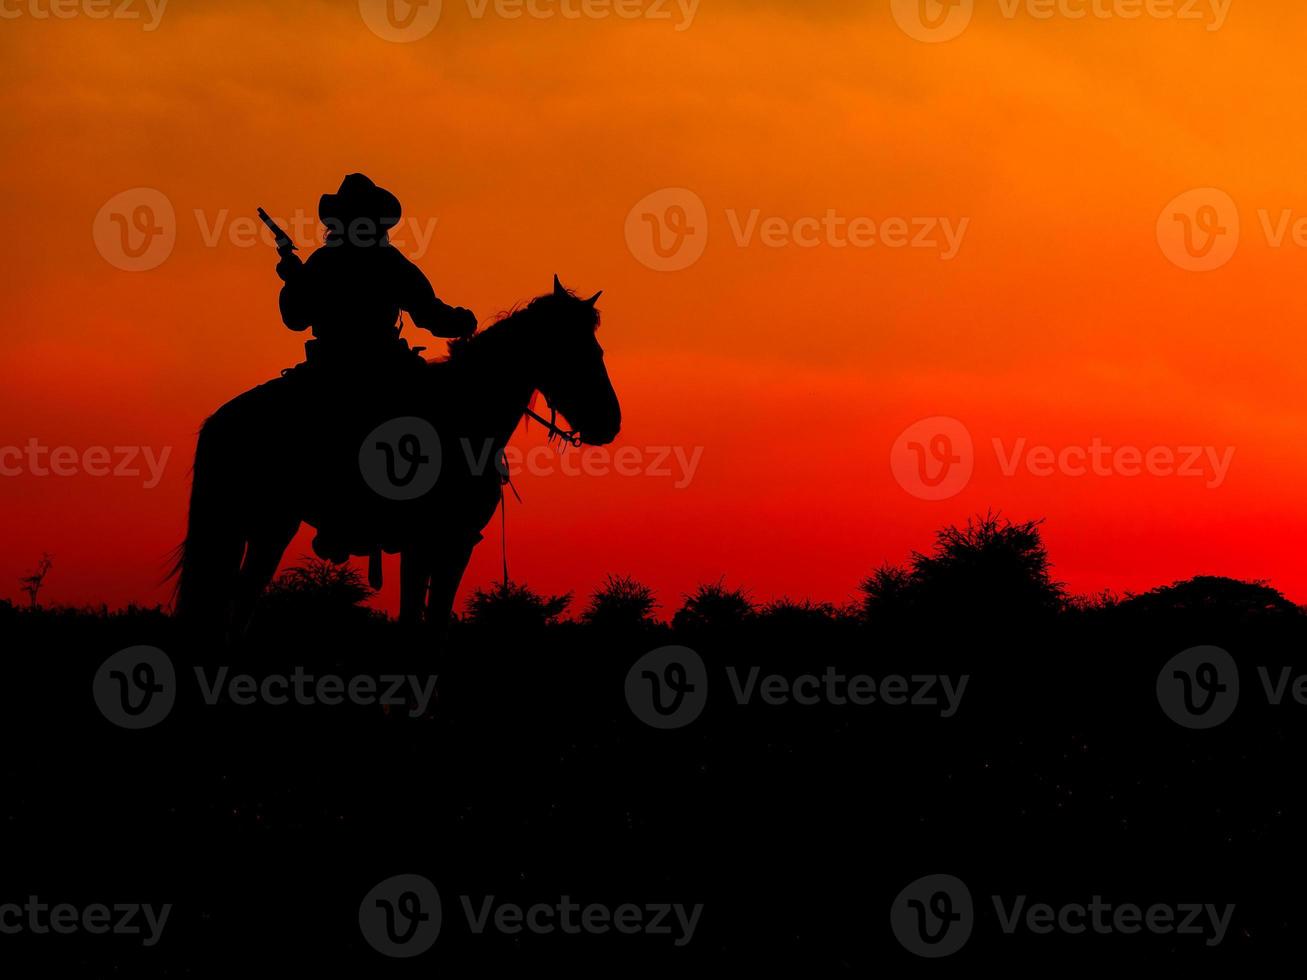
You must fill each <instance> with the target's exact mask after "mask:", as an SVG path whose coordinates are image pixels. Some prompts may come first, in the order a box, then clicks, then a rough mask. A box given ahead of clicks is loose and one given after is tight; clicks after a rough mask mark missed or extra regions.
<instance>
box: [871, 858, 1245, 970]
mask: <svg viewBox="0 0 1307 980" xmlns="http://www.w3.org/2000/svg"><path fill="white" fill-rule="evenodd" d="M991 901H992V904H993V908H994V915H995V919H996V924H997V925H998V928H999V931H1000V932H1001V933H1002V934H1003V935H1005V936H1014V935H1017V934H1018V933H1022V932H1025V933H1029V934H1031V935H1036V936H1045V935H1049V934H1051V933H1060V934H1063V935H1067V936H1080V935H1085V934H1087V933H1094V934H1097V935H1099V936H1112V935H1120V936H1132V935H1136V934H1139V933H1151V934H1153V935H1157V936H1176V937H1181V938H1192V939H1195V940H1201V941H1202V942H1203V944H1204V945H1205V946H1209V947H1211V946H1219V945H1220V944H1221V943H1222V942H1223V941H1224V940H1225V937H1226V934H1227V933H1228V932H1229V929H1230V923H1231V921H1232V920H1233V918H1234V911H1235V907H1234V905H1231V904H1226V905H1214V904H1211V903H1206V902H1154V903H1152V904H1149V905H1141V904H1139V903H1136V902H1109V901H1106V900H1105V899H1104V898H1103V897H1102V896H1101V895H1096V894H1095V895H1091V896H1090V897H1089V898H1088V900H1086V901H1071V902H1060V903H1058V904H1053V903H1051V902H1041V901H1034V902H1032V901H1031V900H1030V896H1029V895H1026V894H1017V895H1013V896H1011V897H1004V896H1002V895H992V896H991ZM978 918H979V912H978V910H977V909H976V908H975V905H974V903H973V902H972V898H971V891H970V889H969V888H967V886H966V884H965V883H964V882H963V881H962V880H961V879H959V878H957V877H955V876H953V875H943V874H935V875H926V876H925V877H923V878H918V879H917V880H916V881H914V882H912V883H911V884H909V885H908V886H907V887H906V888H904V889H903V890H902V891H901V892H899V894H898V895H897V896H896V897H895V899H894V901H893V902H892V903H891V905H890V927H891V929H892V930H893V932H894V935H895V937H896V938H897V939H898V941H899V942H900V943H901V944H902V945H903V947H904V948H905V949H907V950H908V951H910V952H912V953H915V954H916V955H918V956H922V957H925V958H928V959H938V958H940V957H944V956H951V955H952V954H953V953H956V952H957V951H958V950H960V949H961V948H962V947H963V946H965V945H966V943H967V940H968V939H970V938H971V934H972V932H973V931H974V930H975V929H976V928H977V926H978V925H979V922H978Z"/></svg>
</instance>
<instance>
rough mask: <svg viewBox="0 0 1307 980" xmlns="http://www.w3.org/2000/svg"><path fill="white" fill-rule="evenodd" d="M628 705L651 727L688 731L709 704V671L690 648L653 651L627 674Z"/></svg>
mask: <svg viewBox="0 0 1307 980" xmlns="http://www.w3.org/2000/svg"><path fill="white" fill-rule="evenodd" d="M626 703H627V704H628V705H630V707H631V711H632V712H633V713H634V714H635V716H636V717H637V718H639V719H640V720H641V721H642V722H644V723H645V724H646V725H648V726H649V727H651V728H659V729H664V730H666V729H672V728H684V727H685V726H686V725H688V724H690V722H692V721H694V720H695V719H696V718H698V717H699V715H700V714H701V713H702V712H703V709H704V705H705V704H707V703H708V668H707V667H706V666H705V665H704V662H703V658H702V657H700V656H699V654H697V653H695V651H693V650H691V649H690V648H689V647H683V646H666V647H659V648H658V649H657V650H651V651H650V652H649V653H646V654H645V655H644V656H643V657H641V658H640V659H639V660H637V661H636V662H635V664H634V665H633V666H632V667H631V669H630V671H628V672H627V675H626Z"/></svg>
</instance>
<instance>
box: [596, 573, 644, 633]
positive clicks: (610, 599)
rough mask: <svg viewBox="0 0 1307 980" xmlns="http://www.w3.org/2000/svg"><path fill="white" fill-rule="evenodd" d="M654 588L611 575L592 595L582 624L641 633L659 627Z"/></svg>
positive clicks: (625, 577) (633, 580) (625, 576)
mask: <svg viewBox="0 0 1307 980" xmlns="http://www.w3.org/2000/svg"><path fill="white" fill-rule="evenodd" d="M656 608H658V600H657V599H655V598H654V591H653V589H651V588H649V586H647V585H644V584H643V583H641V582H637V581H636V580H635V579H633V578H631V577H630V576H628V575H609V576H608V577H607V578H606V579H605V580H604V584H603V585H602V586H600V587H599V588H598V589H596V590H595V592H594V594H593V595H591V596H590V605H588V606H587V607H586V609H585V611H584V612H583V613H581V622H583V623H585V624H587V625H589V626H594V627H597V628H599V629H609V630H637V629H644V628H647V627H650V626H655V625H657V622H658V621H657V620H656V619H655V618H654V610H655V609H656Z"/></svg>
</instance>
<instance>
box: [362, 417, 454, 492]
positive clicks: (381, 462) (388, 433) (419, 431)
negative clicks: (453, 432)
mask: <svg viewBox="0 0 1307 980" xmlns="http://www.w3.org/2000/svg"><path fill="white" fill-rule="evenodd" d="M359 471H360V472H361V473H362V474H363V480H364V482H366V483H367V485H368V486H369V487H371V488H372V490H373V492H375V493H376V494H378V495H379V496H381V497H385V498H386V499H387V500H417V499H418V498H419V497H423V496H425V495H426V494H428V493H430V492H431V489H432V488H433V487H434V486H435V485H436V481H437V480H438V479H439V478H440V436H439V435H437V434H436V430H435V427H434V426H432V424H431V423H430V422H428V421H427V420H426V419H420V418H416V417H414V416H403V417H401V418H397V419H391V420H390V421H389V422H384V423H382V424H381V425H379V426H377V427H376V428H375V429H373V430H372V432H371V433H369V434H368V437H367V438H366V439H364V440H363V445H362V446H360V447H359Z"/></svg>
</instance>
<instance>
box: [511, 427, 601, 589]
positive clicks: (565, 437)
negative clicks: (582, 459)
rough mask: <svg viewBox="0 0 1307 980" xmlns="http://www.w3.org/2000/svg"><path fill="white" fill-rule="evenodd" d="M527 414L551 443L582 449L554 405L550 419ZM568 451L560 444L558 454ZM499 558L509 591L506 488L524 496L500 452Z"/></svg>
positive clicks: (578, 440)
mask: <svg viewBox="0 0 1307 980" xmlns="http://www.w3.org/2000/svg"><path fill="white" fill-rule="evenodd" d="M525 411H526V414H527V415H528V416H529V417H531V418H533V419H535V420H536V421H537V422H539V423H540V424H541V425H543V426H544V427H545V428H546V429H547V430H548V431H549V441H550V442H553V441H554V440H555V439H561V440H562V441H563V443H565V444H566V445H570V446H575V447H576V448H578V449H579V448H581V436H580V434H579V433H577V432H575V431H573V430H571V429H564V428H563V427H562V426H560V425H559V424H558V409H556V408H554V406H553V405H550V406H549V414H550V416H551V417H550V418H548V419H546V418H545V417H544V416H542V415H538V414H537V413H536V412H535V411H534V410H533V409H532V408H531V407H530V406H529V405H528V406H527V407H526V409H525ZM565 451H566V449H565V447H564V445H563V444H562V443H560V444H559V447H558V452H559V454H562V453H563V452H565ZM499 464H500V468H499V557H500V560H501V562H502V563H503V568H504V591H505V592H507V591H508V497H507V495H506V494H505V493H504V487H508V489H510V490H512V491H513V496H514V497H516V498H517V502H518V503H519V504H520V503H521V502H522V495H521V494H520V493H518V492H517V487H515V486H513V478H512V477H511V476H510V475H509V473H508V454H507V453H506V452H505V451H504V450H503V449H501V450H499Z"/></svg>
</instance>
